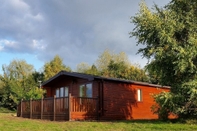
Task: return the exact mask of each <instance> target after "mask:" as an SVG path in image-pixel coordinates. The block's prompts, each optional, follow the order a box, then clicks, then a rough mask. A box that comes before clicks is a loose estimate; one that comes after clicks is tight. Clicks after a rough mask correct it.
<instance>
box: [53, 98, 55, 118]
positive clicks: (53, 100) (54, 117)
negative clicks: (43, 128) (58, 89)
mask: <svg viewBox="0 0 197 131" xmlns="http://www.w3.org/2000/svg"><path fill="white" fill-rule="evenodd" d="M55 99H56V95H54V98H53V121H55V114H56V112H55V106H56V103H55V102H56V101H55Z"/></svg>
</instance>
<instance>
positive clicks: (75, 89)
mask: <svg viewBox="0 0 197 131" xmlns="http://www.w3.org/2000/svg"><path fill="white" fill-rule="evenodd" d="M88 83H92V90H93V92H92V93H93V94H92V96H93V97H97V96H98V86H99V85H98V82H97V81H89V80H86V79H79V78H78V79H77V78H75V79H73V78H70V79H69V78H67V79H65V80H61V81H58V82H56V83H55V86H54V85H51V86H48V87H44V89H46V97H53V96H54V95H55V94H56V89H57V88H60V87H65V86H68V87H69V93H71V95H72V96H75V97H79V87H80V85H82V84H88Z"/></svg>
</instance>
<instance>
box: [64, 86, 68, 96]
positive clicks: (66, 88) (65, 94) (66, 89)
mask: <svg viewBox="0 0 197 131" xmlns="http://www.w3.org/2000/svg"><path fill="white" fill-rule="evenodd" d="M64 96H65V97H68V87H65V91H64Z"/></svg>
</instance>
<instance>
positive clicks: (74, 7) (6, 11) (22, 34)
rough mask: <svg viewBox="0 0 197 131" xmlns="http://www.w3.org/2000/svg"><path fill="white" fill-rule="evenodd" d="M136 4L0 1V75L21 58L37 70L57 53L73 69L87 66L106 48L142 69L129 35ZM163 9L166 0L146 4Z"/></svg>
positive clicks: (118, 0)
mask: <svg viewBox="0 0 197 131" xmlns="http://www.w3.org/2000/svg"><path fill="white" fill-rule="evenodd" d="M140 1H141V0H83V1H82V0H0V3H1V4H0V74H1V73H2V70H1V67H2V65H9V63H10V62H11V61H12V60H14V59H16V60H25V61H26V62H27V63H28V64H32V65H33V66H34V68H35V69H36V70H37V71H41V70H42V69H43V66H44V64H45V63H46V62H49V61H50V60H52V59H53V58H54V56H55V55H59V56H60V57H61V58H62V59H63V62H64V64H65V65H67V66H69V67H71V69H72V70H75V69H76V67H77V65H78V64H79V63H81V62H85V63H88V64H89V65H92V64H93V63H95V62H96V60H97V59H98V56H99V55H101V54H102V53H103V51H104V50H105V49H109V50H111V51H113V52H115V53H119V52H125V53H126V54H127V55H128V57H129V60H130V62H131V63H133V64H136V63H137V64H139V65H140V66H141V67H144V66H145V65H146V63H147V60H146V59H145V58H144V59H143V58H142V56H141V54H136V53H137V51H138V49H139V48H140V47H139V46H136V41H137V40H136V39H135V38H134V37H133V38H130V37H129V32H131V31H132V30H133V28H134V25H133V24H131V23H130V21H131V20H130V17H131V16H135V14H136V13H137V12H138V11H139V3H140ZM145 2H146V4H147V5H148V6H149V7H152V6H153V4H154V3H155V4H157V5H159V7H163V6H164V5H166V4H167V3H169V0H145Z"/></svg>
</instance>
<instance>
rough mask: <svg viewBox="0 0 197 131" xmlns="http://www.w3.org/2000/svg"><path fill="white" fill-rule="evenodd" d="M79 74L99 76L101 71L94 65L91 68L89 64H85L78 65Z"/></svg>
mask: <svg viewBox="0 0 197 131" xmlns="http://www.w3.org/2000/svg"><path fill="white" fill-rule="evenodd" d="M77 72H80V73H85V74H91V75H99V71H98V70H97V67H96V66H95V65H94V64H93V65H92V66H89V65H88V64H87V63H84V62H82V63H80V64H78V65H77Z"/></svg>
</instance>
